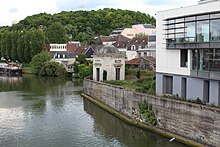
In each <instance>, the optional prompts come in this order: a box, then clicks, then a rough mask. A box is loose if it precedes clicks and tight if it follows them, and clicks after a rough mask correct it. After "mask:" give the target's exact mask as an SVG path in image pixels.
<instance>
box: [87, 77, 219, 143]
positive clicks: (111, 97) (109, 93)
mask: <svg viewBox="0 0 220 147" xmlns="http://www.w3.org/2000/svg"><path fill="white" fill-rule="evenodd" d="M84 93H85V94H87V95H89V96H91V97H93V98H94V99H96V100H98V101H100V102H102V103H103V104H106V105H107V106H109V107H111V108H113V109H115V110H117V111H118V112H120V113H122V114H123V115H125V116H128V117H130V118H133V119H137V120H138V119H139V107H138V104H139V103H140V102H143V101H144V100H147V102H148V103H149V104H152V108H153V110H154V112H155V114H156V118H157V120H158V125H157V127H158V128H159V129H162V130H164V131H168V132H170V133H172V134H176V135H178V136H181V137H184V138H187V139H190V140H192V141H196V142H199V143H202V144H205V145H207V146H216V147H217V146H219V145H220V109H216V108H210V107H207V106H202V105H196V104H191V103H187V102H183V101H176V100H172V99H167V98H162V97H156V96H152V95H146V94H142V93H136V92H133V91H130V90H125V89H123V88H121V87H119V86H114V85H110V84H105V83H101V82H95V81H91V80H88V79H85V80H84Z"/></svg>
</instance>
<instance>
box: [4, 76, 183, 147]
mask: <svg viewBox="0 0 220 147" xmlns="http://www.w3.org/2000/svg"><path fill="white" fill-rule="evenodd" d="M81 91H82V85H81V84H80V82H78V81H77V80H67V79H58V78H40V77H36V76H32V75H24V76H23V77H8V76H3V75H0V146H1V147H87V146H88V147H124V146H128V147H161V146H162V147H184V146H185V145H182V144H180V143H178V142H169V139H167V138H164V137H161V136H159V135H155V134H153V133H150V132H147V131H144V130H141V129H139V128H136V127H133V126H130V125H128V124H126V123H124V122H122V121H121V120H119V119H118V118H116V117H114V116H112V115H111V114H109V113H108V112H106V111H104V110H103V109H101V108H99V107H98V106H96V105H94V104H93V103H91V102H90V101H88V100H86V99H83V98H82V97H81V96H80V93H81Z"/></svg>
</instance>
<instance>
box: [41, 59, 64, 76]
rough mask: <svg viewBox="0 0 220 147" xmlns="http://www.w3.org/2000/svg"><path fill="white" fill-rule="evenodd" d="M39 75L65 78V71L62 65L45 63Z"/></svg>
mask: <svg viewBox="0 0 220 147" xmlns="http://www.w3.org/2000/svg"><path fill="white" fill-rule="evenodd" d="M39 75H40V76H52V77H59V76H66V75H67V72H66V69H65V68H64V67H63V65H61V64H59V63H57V62H46V63H44V65H43V66H42V68H41V70H40V72H39Z"/></svg>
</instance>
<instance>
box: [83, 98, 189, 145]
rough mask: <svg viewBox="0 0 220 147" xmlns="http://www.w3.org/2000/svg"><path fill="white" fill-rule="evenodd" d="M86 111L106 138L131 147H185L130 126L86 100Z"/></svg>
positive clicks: (97, 130)
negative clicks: (111, 138) (112, 138)
mask: <svg viewBox="0 0 220 147" xmlns="http://www.w3.org/2000/svg"><path fill="white" fill-rule="evenodd" d="M84 109H85V111H86V112H87V113H88V114H90V115H91V116H92V117H93V118H94V131H95V132H98V133H100V134H105V136H111V137H115V138H117V139H119V140H120V141H121V142H122V143H124V144H126V145H127V146H130V147H136V146H137V147H161V146H163V147H176V146H178V147H183V146H185V145H182V144H179V143H176V142H175V143H170V142H169V140H168V139H167V138H163V137H162V136H158V135H155V134H153V133H150V132H146V131H144V130H142V129H139V128H137V127H134V126H131V125H128V124H126V123H124V122H122V121H121V120H120V119H118V118H116V117H114V116H113V115H111V114H109V113H108V112H106V111H104V110H103V109H101V108H100V107H97V106H96V105H95V104H93V103H91V102H90V101H88V100H86V99H84Z"/></svg>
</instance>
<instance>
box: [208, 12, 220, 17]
mask: <svg viewBox="0 0 220 147" xmlns="http://www.w3.org/2000/svg"><path fill="white" fill-rule="evenodd" d="M210 18H220V13H217V14H211V15H210Z"/></svg>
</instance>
